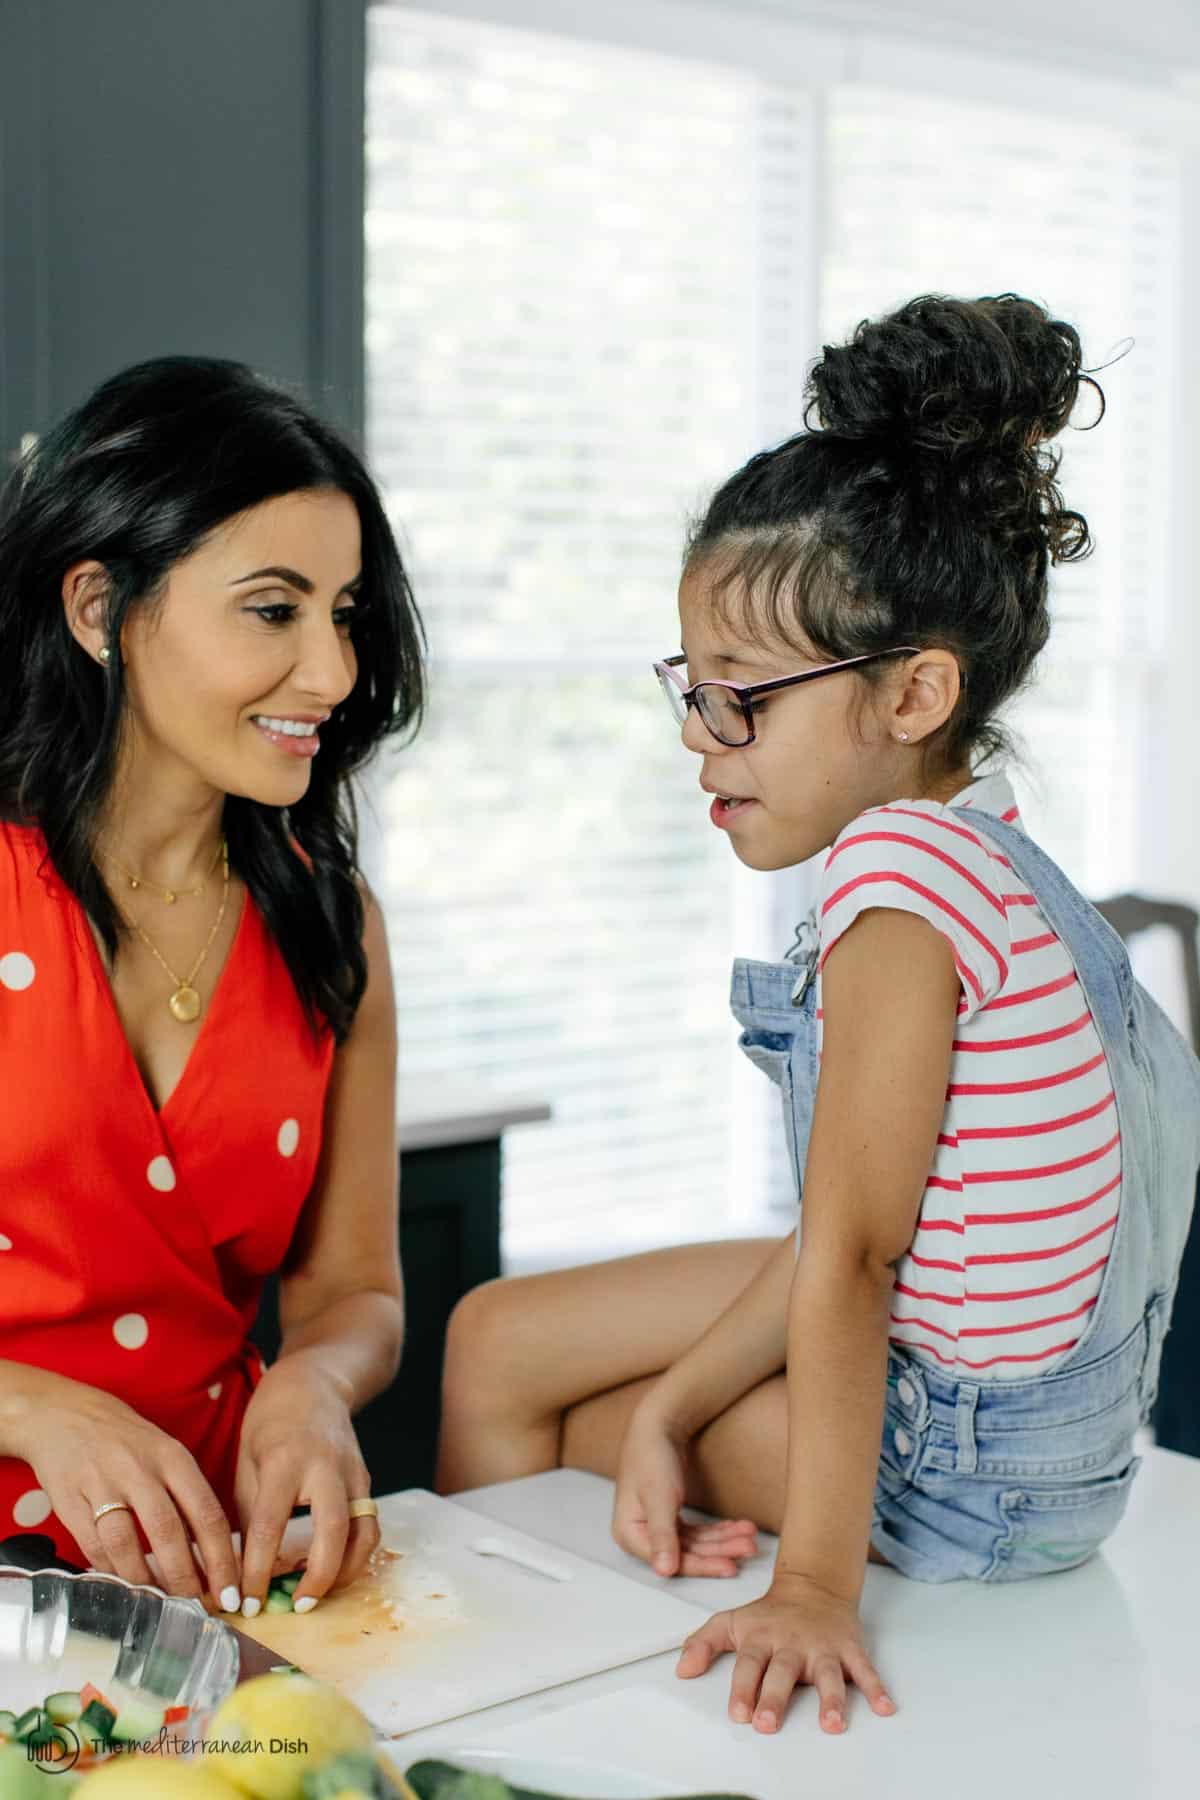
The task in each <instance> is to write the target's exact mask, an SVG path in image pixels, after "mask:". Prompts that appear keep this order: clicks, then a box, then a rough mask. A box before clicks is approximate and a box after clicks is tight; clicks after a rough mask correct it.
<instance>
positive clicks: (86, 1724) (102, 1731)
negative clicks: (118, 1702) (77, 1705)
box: [79, 1700, 117, 1744]
mask: <svg viewBox="0 0 1200 1800" xmlns="http://www.w3.org/2000/svg"><path fill="white" fill-rule="evenodd" d="M116 1722H117V1715H116V1713H115V1712H114V1711H113V1709H112V1707H111V1706H105V1704H104V1702H103V1700H89V1701H88V1703H87V1705H86V1706H85V1707H84V1709H83V1711H82V1712H81V1713H80V1715H79V1735H80V1736H81V1737H83V1738H86V1739H87V1740H88V1741H89V1742H90V1741H91V1740H92V1739H93V1738H97V1739H99V1741H100V1743H102V1744H107V1742H108V1740H109V1738H110V1737H111V1736H112V1734H113V1726H114V1725H115V1724H116Z"/></svg>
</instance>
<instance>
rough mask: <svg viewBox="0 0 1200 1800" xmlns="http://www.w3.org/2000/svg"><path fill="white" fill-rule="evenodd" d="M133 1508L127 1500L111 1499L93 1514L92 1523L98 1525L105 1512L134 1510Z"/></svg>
mask: <svg viewBox="0 0 1200 1800" xmlns="http://www.w3.org/2000/svg"><path fill="white" fill-rule="evenodd" d="M132 1511H133V1508H132V1506H130V1504H129V1502H128V1501H127V1500H109V1501H108V1502H107V1503H106V1504H105V1505H104V1506H98V1507H97V1508H96V1510H95V1512H94V1513H93V1514H92V1524H93V1525H98V1524H99V1523H100V1521H101V1519H102V1518H103V1517H104V1515H105V1513H110V1512H132Z"/></svg>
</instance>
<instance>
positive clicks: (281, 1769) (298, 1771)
mask: <svg viewBox="0 0 1200 1800" xmlns="http://www.w3.org/2000/svg"><path fill="white" fill-rule="evenodd" d="M208 1741H209V1742H210V1743H211V1744H212V1746H213V1750H212V1753H211V1754H210V1755H208V1756H206V1758H205V1761H206V1763H207V1764H208V1766H209V1767H211V1768H213V1769H215V1770H216V1771H217V1772H218V1773H219V1774H220V1775H222V1776H223V1777H224V1779H225V1780H226V1781H229V1782H232V1783H233V1785H234V1786H235V1787H236V1788H239V1789H240V1790H241V1791H242V1793H244V1794H251V1795H253V1796H254V1800H296V1796H297V1795H298V1794H299V1792H300V1783H301V1780H302V1778H303V1776H304V1774H305V1773H306V1771H307V1770H309V1769H317V1768H320V1766H321V1765H322V1763H327V1762H329V1761H330V1760H331V1759H332V1758H333V1757H335V1756H339V1755H341V1754H342V1753H343V1752H344V1751H346V1750H367V1751H369V1750H371V1749H372V1747H373V1744H374V1733H373V1732H372V1730H371V1727H370V1726H369V1725H368V1723H367V1721H366V1719H364V1718H363V1715H362V1714H361V1713H360V1712H359V1710H358V1708H357V1706H355V1705H353V1704H352V1702H351V1701H349V1700H347V1699H345V1698H344V1697H343V1696H342V1695H341V1694H339V1693H338V1692H337V1691H336V1689H334V1688H331V1687H326V1686H324V1684H323V1683H321V1682H319V1681H312V1680H310V1679H309V1677H308V1676H307V1675H287V1674H278V1675H258V1676H256V1677H255V1678H254V1680H253V1681H244V1682H243V1683H242V1685H241V1686H240V1687H237V1688H235V1689H234V1690H233V1693H232V1694H230V1696H229V1698H228V1700H226V1701H224V1702H223V1703H222V1705H220V1706H219V1707H218V1708H217V1710H216V1712H215V1713H214V1714H213V1717H212V1721H211V1723H210V1725H209V1727H208ZM239 1744H240V1745H244V1746H245V1747H244V1748H243V1749H238V1747H237V1746H238V1745H239Z"/></svg>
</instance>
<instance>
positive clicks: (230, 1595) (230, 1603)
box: [221, 1587, 242, 1612]
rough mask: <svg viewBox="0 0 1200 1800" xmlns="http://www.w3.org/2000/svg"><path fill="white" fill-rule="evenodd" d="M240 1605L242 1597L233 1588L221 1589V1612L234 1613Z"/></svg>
mask: <svg viewBox="0 0 1200 1800" xmlns="http://www.w3.org/2000/svg"><path fill="white" fill-rule="evenodd" d="M241 1604H242V1596H241V1594H240V1593H239V1592H238V1590H237V1588H235V1587H227V1588H222V1589H221V1611H222V1612H236V1611H237V1609H238V1607H239V1606H240V1605H241Z"/></svg>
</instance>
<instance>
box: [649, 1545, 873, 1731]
mask: <svg viewBox="0 0 1200 1800" xmlns="http://www.w3.org/2000/svg"><path fill="white" fill-rule="evenodd" d="M727 1650H729V1651H732V1652H733V1653H734V1655H735V1657H736V1661H735V1662H734V1665H733V1681H732V1685H731V1687H730V1695H729V1717H730V1718H731V1719H732V1720H733V1722H734V1723H735V1724H737V1725H747V1724H750V1723H751V1722H753V1724H754V1728H755V1730H756V1731H778V1729H779V1727H780V1725H781V1723H782V1721H783V1716H784V1713H785V1712H786V1711H787V1706H788V1702H789V1700H790V1699H791V1695H792V1690H793V1688H796V1687H803V1686H805V1685H808V1686H811V1687H815V1688H816V1690H817V1702H818V1706H819V1709H820V1723H821V1729H822V1731H829V1732H841V1731H845V1729H846V1677H847V1676H849V1677H850V1679H851V1680H852V1681H853V1682H854V1683H855V1685H856V1686H857V1687H858V1688H860V1689H861V1690H862V1692H863V1694H865V1696H866V1698H867V1701H868V1703H869V1704H870V1707H871V1710H872V1712H876V1713H879V1714H880V1715H887V1714H889V1713H894V1712H895V1710H896V1707H895V1703H894V1701H893V1700H892V1699H891V1698H890V1696H889V1695H888V1693H887V1691H886V1689H885V1688H884V1685H883V1682H882V1681H881V1680H880V1677H879V1673H878V1671H877V1669H876V1668H875V1665H874V1663H873V1662H872V1661H871V1659H870V1657H869V1656H868V1655H867V1652H866V1649H865V1647H864V1645H863V1640H862V1626H861V1625H860V1623H859V1618H858V1609H857V1607H856V1606H854V1605H853V1604H852V1603H851V1602H850V1601H849V1600H846V1599H844V1598H843V1597H842V1596H841V1595H840V1594H834V1593H831V1592H829V1591H828V1590H827V1589H824V1588H822V1587H820V1586H819V1584H818V1583H816V1582H814V1581H811V1580H810V1579H809V1578H808V1577H806V1576H793V1575H779V1574H777V1575H776V1577H775V1580H774V1581H773V1582H772V1583H771V1586H770V1588H769V1589H768V1590H767V1592H766V1593H765V1594H764V1595H763V1597H762V1599H761V1600H755V1601H753V1602H751V1604H750V1605H749V1606H739V1607H736V1608H735V1609H734V1610H733V1611H732V1612H721V1613H717V1614H716V1615H715V1616H714V1617H713V1618H711V1619H710V1620H709V1621H708V1623H707V1625H702V1626H701V1628H700V1630H699V1631H694V1632H693V1633H692V1635H691V1636H690V1637H689V1638H687V1639H686V1640H685V1641H684V1645H683V1651H682V1654H681V1656H680V1658H679V1662H678V1664H677V1665H676V1669H675V1673H676V1674H677V1675H680V1676H683V1677H684V1678H685V1679H688V1678H690V1677H692V1676H695V1675H703V1674H704V1672H705V1670H706V1669H708V1668H709V1667H711V1665H712V1663H713V1662H714V1661H715V1660H716V1658H717V1657H719V1656H722V1655H724V1653H725V1652H726V1651H727Z"/></svg>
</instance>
